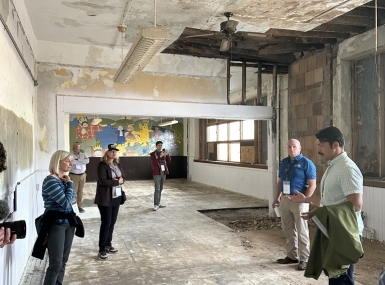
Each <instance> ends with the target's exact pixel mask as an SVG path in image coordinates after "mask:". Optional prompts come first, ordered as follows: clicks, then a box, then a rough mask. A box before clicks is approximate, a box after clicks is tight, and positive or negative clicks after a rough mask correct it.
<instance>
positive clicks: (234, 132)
mask: <svg viewBox="0 0 385 285" xmlns="http://www.w3.org/2000/svg"><path fill="white" fill-rule="evenodd" d="M240 126H241V122H239V121H238V122H232V123H230V124H229V131H230V133H229V140H231V141H235V140H240V138H241V128H240Z"/></svg>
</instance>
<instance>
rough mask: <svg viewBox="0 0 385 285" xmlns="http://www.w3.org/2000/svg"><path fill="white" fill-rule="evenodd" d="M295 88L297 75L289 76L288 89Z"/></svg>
mask: <svg viewBox="0 0 385 285" xmlns="http://www.w3.org/2000/svg"><path fill="white" fill-rule="evenodd" d="M296 88H297V76H291V77H290V89H296Z"/></svg>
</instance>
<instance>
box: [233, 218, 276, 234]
mask: <svg viewBox="0 0 385 285" xmlns="http://www.w3.org/2000/svg"><path fill="white" fill-rule="evenodd" d="M227 226H228V227H230V228H232V229H233V230H235V231H239V232H243V231H253V230H270V229H278V228H281V218H271V217H268V216H265V217H255V218H254V219H241V220H234V221H231V222H230V223H229V225H227Z"/></svg>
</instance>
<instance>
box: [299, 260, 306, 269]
mask: <svg viewBox="0 0 385 285" xmlns="http://www.w3.org/2000/svg"><path fill="white" fill-rule="evenodd" d="M306 266H307V262H306V261H300V262H299V263H298V266H297V270H305V269H306Z"/></svg>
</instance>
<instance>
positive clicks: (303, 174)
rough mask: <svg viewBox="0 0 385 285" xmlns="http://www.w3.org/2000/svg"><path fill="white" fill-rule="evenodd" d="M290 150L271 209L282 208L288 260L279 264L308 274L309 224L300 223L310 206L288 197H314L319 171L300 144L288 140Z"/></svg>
mask: <svg viewBox="0 0 385 285" xmlns="http://www.w3.org/2000/svg"><path fill="white" fill-rule="evenodd" d="M287 150H288V153H289V156H288V157H286V158H284V159H283V160H282V161H281V162H280V165H279V176H278V177H279V179H278V183H277V197H276V199H275V201H274V202H273V205H272V207H273V208H275V207H276V206H277V205H280V207H279V208H280V213H281V222H282V228H283V232H284V234H285V237H286V257H285V258H280V259H278V260H277V262H278V263H280V264H289V263H298V266H297V270H305V269H306V265H307V261H308V258H309V254H310V240H309V228H308V224H307V221H305V220H303V219H301V212H308V211H309V204H307V203H296V202H294V201H291V200H290V199H288V198H287V197H286V196H287V195H295V192H294V191H295V190H297V191H299V192H301V193H303V194H304V195H305V196H306V197H310V196H312V195H313V193H314V190H315V188H316V167H315V165H314V163H313V162H312V161H311V160H310V159H308V158H307V157H305V156H303V155H302V153H301V143H300V142H299V141H298V140H296V139H291V140H289V141H288V143H287ZM280 198H281V199H280Z"/></svg>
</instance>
